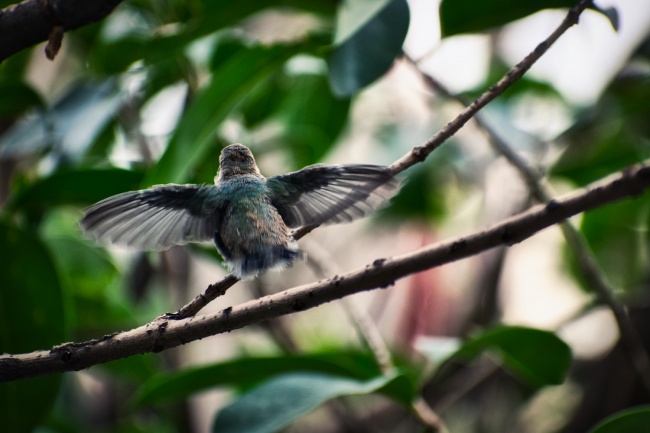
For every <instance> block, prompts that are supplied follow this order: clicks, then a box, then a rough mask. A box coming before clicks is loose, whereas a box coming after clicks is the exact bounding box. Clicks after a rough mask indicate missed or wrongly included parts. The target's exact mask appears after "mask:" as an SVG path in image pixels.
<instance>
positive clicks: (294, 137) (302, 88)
mask: <svg viewBox="0 0 650 433" xmlns="http://www.w3.org/2000/svg"><path fill="white" fill-rule="evenodd" d="M289 78H290V79H289V80H288V82H289V86H290V91H289V92H288V94H287V97H286V98H285V100H284V101H283V103H282V106H281V107H280V108H279V112H278V114H277V117H278V118H279V119H280V120H281V121H282V125H283V133H282V134H281V136H280V137H279V140H280V141H281V143H282V146H283V147H286V148H287V150H288V151H289V153H290V154H292V155H293V161H294V168H296V169H299V168H302V167H304V166H306V165H309V164H314V163H316V162H319V161H320V160H321V159H322V158H323V156H324V155H325V154H326V153H327V152H328V151H329V150H330V149H331V148H332V145H333V144H334V143H335V141H336V139H337V137H338V136H339V135H340V133H341V131H342V130H343V128H344V126H345V124H346V122H347V119H348V112H349V109H350V99H349V98H335V97H334V96H333V95H332V93H331V91H330V89H329V86H328V84H327V79H326V77H325V76H324V75H318V74H304V75H299V76H295V77H289Z"/></svg>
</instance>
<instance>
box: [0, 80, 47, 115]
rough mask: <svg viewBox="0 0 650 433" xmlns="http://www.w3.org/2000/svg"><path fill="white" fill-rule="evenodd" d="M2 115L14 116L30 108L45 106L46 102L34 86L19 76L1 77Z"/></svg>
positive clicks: (0, 110)
mask: <svg viewBox="0 0 650 433" xmlns="http://www.w3.org/2000/svg"><path fill="white" fill-rule="evenodd" d="M0 95H2V98H0V116H3V117H13V116H18V115H20V114H22V113H23V112H25V111H27V110H28V109H30V108H43V107H44V106H45V102H44V101H43V99H42V98H41V96H40V95H39V94H38V93H37V92H36V91H35V90H34V88H33V87H32V86H30V85H28V84H27V83H25V82H24V81H22V80H21V79H19V78H16V77H12V76H1V77H0Z"/></svg>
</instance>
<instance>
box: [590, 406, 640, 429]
mask: <svg viewBox="0 0 650 433" xmlns="http://www.w3.org/2000/svg"><path fill="white" fill-rule="evenodd" d="M648 426H650V406H640V407H636V408H633V409H627V410H624V411H621V412H618V413H616V414H614V415H612V416H610V417H609V418H607V419H606V420H604V421H602V422H600V423H599V424H598V425H597V426H596V427H594V428H592V429H591V430H589V433H623V432H624V433H646V432H647V431H648Z"/></svg>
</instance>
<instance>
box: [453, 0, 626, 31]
mask: <svg viewBox="0 0 650 433" xmlns="http://www.w3.org/2000/svg"><path fill="white" fill-rule="evenodd" d="M576 4H578V2H577V1H576V0H529V1H525V2H522V1H520V0H491V1H484V0H442V1H441V3H440V28H441V31H442V36H443V37H447V36H452V35H456V34H459V33H478V32H484V31H487V30H490V29H492V28H494V27H499V26H502V25H504V24H508V23H510V22H512V21H515V20H518V19H520V18H524V17H526V16H528V15H531V14H533V13H535V12H538V11H541V10H543V9H558V8H572V7H574V6H575V5H576ZM592 9H595V10H597V11H599V12H601V13H602V14H603V15H605V16H606V17H607V19H609V20H610V23H611V24H612V27H614V29H615V30H618V13H617V12H616V10H615V9H613V8H608V9H600V8H598V7H596V6H594V7H593V8H592Z"/></svg>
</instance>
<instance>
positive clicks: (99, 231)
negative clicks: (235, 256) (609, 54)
mask: <svg viewBox="0 0 650 433" xmlns="http://www.w3.org/2000/svg"><path fill="white" fill-rule="evenodd" d="M225 205H226V204H225V203H223V200H221V199H220V197H219V192H218V190H217V188H216V187H215V186H212V185H161V186H154V187H152V188H149V189H145V190H141V191H131V192H125V193H123V194H118V195H115V196H113V197H109V198H107V199H105V200H102V201H100V202H99V203H96V204H94V205H93V206H91V207H90V208H88V209H87V210H86V214H85V215H84V217H83V218H82V219H81V221H80V224H81V227H82V228H83V229H84V231H86V233H89V234H90V235H91V236H93V237H94V238H95V239H97V240H99V241H102V242H106V243H111V244H117V245H124V246H130V247H135V248H137V249H142V250H163V249H166V248H169V247H170V246H172V245H182V244H186V243H188V242H203V241H209V240H212V238H213V236H214V232H215V230H216V228H217V227H218V223H219V215H220V213H221V212H220V207H222V206H225Z"/></svg>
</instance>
